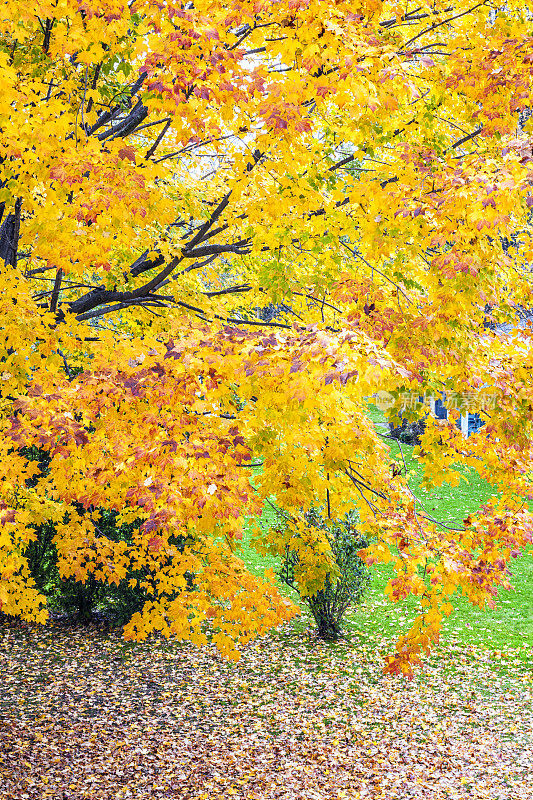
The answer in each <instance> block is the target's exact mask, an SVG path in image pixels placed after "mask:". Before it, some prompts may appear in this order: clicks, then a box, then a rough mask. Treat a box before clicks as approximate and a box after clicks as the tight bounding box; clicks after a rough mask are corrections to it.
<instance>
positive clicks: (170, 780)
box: [0, 625, 533, 800]
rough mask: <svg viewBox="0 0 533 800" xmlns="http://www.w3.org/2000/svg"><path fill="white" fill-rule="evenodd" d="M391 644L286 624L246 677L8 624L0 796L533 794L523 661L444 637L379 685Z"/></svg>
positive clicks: (79, 634) (209, 658) (509, 798)
mask: <svg viewBox="0 0 533 800" xmlns="http://www.w3.org/2000/svg"><path fill="white" fill-rule="evenodd" d="M386 646H387V643H385V642H379V641H376V640H371V641H367V642H364V641H363V640H362V639H358V638H357V637H353V639H352V641H351V642H347V643H344V644H342V645H340V646H337V647H336V648H334V649H333V648H331V647H328V646H326V645H323V644H321V643H319V642H316V641H315V640H313V639H311V638H310V637H309V636H308V635H307V636H305V635H303V634H302V633H297V632H296V631H295V630H294V628H290V627H288V628H287V629H286V630H285V631H283V632H282V633H277V634H273V635H271V636H269V637H267V638H264V639H262V640H260V641H258V642H255V643H254V644H252V645H250V646H249V647H248V648H247V649H246V651H245V653H244V654H243V657H242V659H241V661H240V662H239V664H238V665H236V666H235V665H231V664H228V663H225V662H223V661H222V660H221V659H220V658H219V657H218V656H217V655H216V654H215V653H214V652H211V651H208V650H204V651H198V650H196V649H194V648H192V647H190V646H177V645H170V644H169V643H167V642H155V643H154V642H152V643H151V644H150V646H148V645H142V646H141V645H137V644H135V645H128V644H125V643H124V642H123V641H122V640H121V639H120V638H119V637H118V635H115V634H111V635H109V634H104V633H101V632H98V631H96V630H94V629H92V630H80V629H77V630H73V629H69V630H66V629H60V628H55V629H52V628H46V629H42V628H41V629H32V630H30V629H25V628H23V627H18V628H16V629H15V628H13V627H9V626H7V625H4V626H2V627H0V664H1V674H2V696H1V703H0V715H1V719H2V725H1V728H0V797H1V798H2V800H19V799H22V800H26V798H29V799H30V800H37V798H38V799H39V800H41V798H53V799H54V800H56V798H57V800H81V799H82V798H91V800H97V799H98V800H100V799H101V800H112V799H113V800H119V798H134V800H144V798H159V799H160V800H165V799H167V798H168V800H170V799H171V798H183V799H185V798H187V800H198V799H199V798H205V800H222V798H224V799H225V798H228V797H232V798H237V799H242V800H244V799H245V798H246V800H248V799H249V800H252V798H255V799H257V800H263V798H264V799H265V800H270V798H280V800H281V799H282V798H283V800H289V799H290V800H296V799H298V800H300V799H301V800H319V799H320V800H322V799H323V800H336V798H386V799H387V800H393V799H394V798H402V800H406V799H408V798H431V800H441V798H442V800H444V799H445V798H446V799H448V798H473V797H474V798H487V800H489V799H490V800H519V799H520V800H521V799H527V800H531V798H533V784H532V781H531V774H533V756H532V745H533V733H532V716H533V715H532V681H531V663H530V662H529V663H528V660H527V650H526V649H525V648H524V649H523V650H522V651H521V652H519V651H508V652H507V653H504V654H502V655H501V656H500V655H499V654H495V653H494V652H489V651H481V650H475V649H473V648H468V649H467V650H466V649H465V648H464V646H460V645H458V644H456V645H453V644H450V643H448V644H447V645H446V646H445V647H442V648H441V649H440V650H439V653H438V655H435V656H434V657H433V658H432V659H431V661H430V662H429V663H428V665H427V666H426V667H425V668H424V671H423V672H422V673H420V674H419V675H417V677H416V678H415V680H414V681H412V682H411V683H409V682H407V681H405V680H403V679H400V678H390V677H387V678H385V677H383V676H382V675H381V672H380V668H381V665H380V658H381V656H382V653H383V648H384V647H386Z"/></svg>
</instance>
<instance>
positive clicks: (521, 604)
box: [241, 407, 533, 651]
mask: <svg viewBox="0 0 533 800" xmlns="http://www.w3.org/2000/svg"><path fill="white" fill-rule="evenodd" d="M371 413H372V417H373V419H374V422H376V423H380V422H383V421H384V419H385V418H384V416H383V414H382V412H380V411H379V410H378V409H376V408H375V407H373V408H372V411H371ZM388 441H389V443H390V445H391V455H392V457H393V458H401V455H400V449H399V446H398V444H397V442H396V441H394V440H388ZM401 449H402V452H403V458H405V462H406V466H407V469H408V471H409V472H411V471H412V472H413V475H412V478H411V479H410V486H411V489H412V490H413V492H414V493H415V494H416V496H417V497H418V498H419V499H420V500H421V502H422V503H423V507H424V508H425V510H426V511H427V512H429V513H430V514H431V515H432V516H434V517H435V518H436V519H438V520H440V521H441V522H444V523H446V524H449V525H453V526H460V525H461V524H462V521H463V519H464V518H465V517H466V516H467V515H468V514H469V513H471V512H474V511H476V510H477V509H478V508H479V507H480V506H481V505H482V504H483V503H484V502H486V500H487V499H488V498H489V497H490V496H491V495H492V494H493V490H492V488H491V486H490V485H489V484H488V483H486V482H485V481H482V480H481V479H480V478H479V476H478V475H477V474H476V473H475V472H472V471H469V472H468V471H466V470H460V471H462V473H463V474H464V475H465V478H466V480H464V481H461V483H460V484H459V485H458V486H456V487H451V486H449V485H448V484H443V485H442V486H439V487H435V488H434V489H431V490H427V489H422V488H421V487H420V481H421V467H420V464H419V463H418V462H417V460H416V459H414V458H413V450H414V448H413V447H411V446H409V445H406V444H402V445H401ZM275 521H276V514H275V511H274V509H273V508H272V506H270V505H268V504H267V505H266V506H265V509H264V512H263V515H262V518H261V523H262V524H263V525H269V524H274V523H275ZM250 527H251V525H249V526H248V528H247V530H246V533H245V537H244V542H243V548H242V552H241V557H242V558H243V560H244V562H245V563H246V565H247V566H248V568H249V569H250V570H251V571H253V572H255V573H256V574H258V575H260V574H262V573H263V571H264V570H265V569H269V568H273V569H274V570H276V569H277V567H278V563H277V562H276V560H275V559H274V558H272V557H268V556H267V557H265V556H261V555H259V554H258V553H257V552H256V551H255V550H254V549H253V548H252V547H251V546H250V536H249V532H250ZM532 556H533V552H532V551H530V552H529V553H528V554H526V555H524V556H523V557H522V558H520V559H517V560H516V561H513V563H512V564H511V571H512V579H511V583H512V584H513V587H514V590H513V591H502V592H501V594H500V596H499V598H498V603H497V608H496V609H494V610H490V609H483V610H482V609H479V608H477V607H475V606H472V605H471V604H470V603H469V602H468V601H467V600H466V599H464V598H463V597H461V596H456V597H455V598H454V606H455V610H454V613H453V614H452V615H451V616H450V617H449V618H447V619H445V621H444V624H443V634H444V636H445V637H451V638H452V640H454V641H455V640H457V641H458V642H462V643H465V644H472V645H485V646H487V647H489V648H493V649H494V650H495V651H502V650H505V649H506V648H509V647H510V648H518V649H519V650H521V651H524V650H525V649H526V650H527V647H531V646H533V557H532ZM392 574H393V570H392V567H389V566H386V565H377V566H375V567H373V568H372V581H371V585H370V588H369V590H368V592H367V593H366V596H365V598H364V600H363V602H362V604H361V606H360V607H359V608H358V609H357V610H356V611H353V612H352V613H351V614H349V615H348V617H347V620H346V634H347V635H348V636H350V634H351V633H352V632H353V633H356V634H358V635H362V636H372V635H375V634H376V633H378V632H379V633H382V632H383V631H386V632H387V634H390V636H391V638H392V637H395V636H397V635H398V634H399V633H400V632H401V631H402V630H405V629H406V628H407V626H408V624H409V620H411V619H412V618H413V617H414V602H409V601H408V602H405V603H400V604H398V605H392V604H391V603H390V602H389V601H388V599H387V598H386V597H385V596H384V594H383V591H384V589H385V586H386V584H387V581H388V580H389V578H390V577H391V576H392ZM280 588H281V589H282V590H283V591H286V592H287V593H288V594H289V596H291V598H292V599H295V597H296V596H295V594H293V593H292V592H291V591H290V590H287V589H286V587H283V586H282V585H281V584H280ZM306 624H307V621H306Z"/></svg>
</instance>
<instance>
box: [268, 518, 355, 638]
mask: <svg viewBox="0 0 533 800" xmlns="http://www.w3.org/2000/svg"><path fill="white" fill-rule="evenodd" d="M305 519H306V521H307V523H308V524H309V525H312V526H314V527H316V528H320V529H321V530H323V531H325V532H326V536H327V538H328V541H329V544H330V547H331V553H332V557H333V563H334V565H335V572H328V573H327V574H326V579H325V582H324V586H323V588H322V589H320V590H319V591H317V592H316V593H315V594H313V595H311V596H306V595H305V594H304V593H303V591H302V590H301V588H300V587H299V586H298V581H297V578H296V577H295V568H296V574H297V566H298V563H299V557H298V552H297V551H296V550H293V549H291V548H290V547H288V546H287V547H286V549H285V557H284V560H283V562H282V566H281V570H280V571H279V573H278V574H279V577H280V579H281V581H282V582H283V583H285V584H286V585H287V586H290V587H291V588H293V589H295V590H296V591H297V592H298V594H299V595H300V597H301V599H302V601H303V602H305V603H306V604H307V605H308V606H309V609H310V611H311V614H312V615H313V618H314V620H315V622H316V625H317V632H318V636H319V637H320V638H321V639H324V640H326V641H336V640H337V639H339V638H340V637H341V636H342V631H341V621H342V618H343V617H344V615H345V613H346V611H347V610H348V608H350V606H353V605H356V604H357V603H359V602H360V601H361V599H362V597H363V594H364V592H365V589H366V588H367V586H368V584H369V582H370V570H369V569H368V567H367V566H366V564H365V563H364V561H363V560H362V558H361V557H360V556H359V555H358V550H361V549H362V548H364V547H367V546H368V544H369V542H368V540H367V539H365V537H364V536H362V535H361V534H360V533H358V531H357V527H356V525H357V514H356V512H355V511H351V512H349V513H348V514H346V516H345V517H344V519H342V520H339V521H335V522H333V523H332V522H331V521H330V520H328V519H327V518H326V517H324V516H323V515H322V513H321V511H320V509H315V508H312V509H310V510H309V511H308V512H306V514H305Z"/></svg>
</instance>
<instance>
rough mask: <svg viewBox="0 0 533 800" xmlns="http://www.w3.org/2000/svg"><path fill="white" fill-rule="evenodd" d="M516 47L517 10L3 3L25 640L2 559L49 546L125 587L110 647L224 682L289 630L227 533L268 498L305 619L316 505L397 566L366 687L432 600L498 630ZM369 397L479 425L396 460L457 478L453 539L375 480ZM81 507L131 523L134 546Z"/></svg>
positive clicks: (2, 208) (523, 338)
mask: <svg viewBox="0 0 533 800" xmlns="http://www.w3.org/2000/svg"><path fill="white" fill-rule="evenodd" d="M532 43H533V38H532V37H531V35H530V22H529V19H528V14H527V9H526V7H525V6H524V5H523V4H522V3H519V2H514V0H511V2H509V3H507V4H506V6H505V8H504V9H500V8H497V7H495V6H492V5H491V4H490V3H488V2H481V3H472V4H468V3H466V2H463V0H458V2H454V3H453V4H449V3H448V2H446V3H444V2H431V3H429V2H422V4H420V5H415V4H413V5H412V6H410V5H409V4H407V5H400V4H397V3H394V2H379V0H368V1H367V2H365V1H363V2H360V3H357V4H354V3H353V2H348V0H337V1H336V2H329V3H324V2H320V0H281V2H270V0H242V1H240V2H237V0H235V1H234V2H231V3H220V2H217V0H195V2H191V3H186V4H183V3H178V2H176V3H173V2H168V3H165V4H161V3H157V2H152V1H151V0H138V2H135V1H134V2H133V3H130V4H125V3H122V2H120V0H109V2H103V3H102V2H100V3H98V4H97V3H92V2H91V1H90V0H87V1H85V0H83V2H77V0H57V2H50V3H37V4H36V5H35V6H32V7H31V8H30V7H28V5H27V4H23V3H21V2H15V1H14V0H9V1H8V2H6V3H4V4H3V5H2V8H1V9H0V69H1V73H0V74H1V81H2V83H1V87H2V91H1V93H0V129H1V131H2V137H1V142H0V164H1V167H0V169H1V175H0V179H1V188H0V214H1V230H0V256H1V262H3V266H2V269H1V275H2V295H1V298H0V303H1V313H2V328H1V330H2V365H1V374H0V379H1V380H0V395H1V403H2V441H1V465H2V466H1V481H0V504H1V505H0V507H1V517H2V528H1V532H0V565H1V575H0V604H1V607H2V609H3V610H4V611H5V612H7V613H9V614H17V615H20V616H22V617H24V618H25V619H28V620H32V619H33V620H36V621H44V619H45V618H46V608H45V602H44V598H43V596H42V595H41V594H40V593H39V591H38V590H37V588H36V587H35V585H33V583H32V581H31V579H30V577H29V573H28V566H27V562H26V560H25V558H24V550H25V548H26V547H27V545H28V543H29V542H30V541H31V540H32V538H33V537H34V536H35V526H37V525H39V524H42V523H44V522H50V523H53V524H54V525H55V529H56V534H55V542H56V547H57V551H58V559H59V561H58V565H59V570H60V572H61V574H62V575H63V576H64V577H69V576H71V577H74V578H75V579H76V580H78V581H83V580H85V579H86V578H87V576H88V575H93V576H94V577H95V578H96V579H98V580H103V581H106V582H108V583H109V584H115V585H116V584H118V583H119V582H120V581H122V580H124V579H125V578H126V576H127V575H128V571H129V570H131V569H134V570H135V569H138V568H139V567H142V568H143V569H144V570H145V571H146V572H147V573H148V577H147V578H146V581H145V587H144V588H145V589H146V590H147V591H149V593H150V596H151V598H152V599H151V600H150V601H149V602H147V603H146V605H145V607H144V609H143V611H142V612H141V613H138V614H135V615H134V616H133V617H132V619H131V620H130V622H129V623H128V625H127V626H126V628H125V635H126V636H129V637H136V638H143V637H145V636H146V635H148V634H149V633H150V632H151V631H153V630H159V631H162V632H163V633H164V634H166V635H168V634H173V635H176V636H178V637H181V638H190V639H191V640H192V641H193V642H196V643H202V642H205V641H207V639H206V636H207V634H208V628H209V630H210V631H211V634H210V635H212V640H213V641H214V642H215V643H216V644H217V646H218V647H219V648H220V649H221V651H222V652H225V653H228V654H234V653H235V643H236V642H237V643H238V642H246V641H248V640H249V639H250V638H251V637H253V636H255V635H257V634H258V633H261V632H263V631H265V630H266V629H268V628H269V627H271V626H272V625H275V624H276V623H278V622H280V621H283V620H285V619H288V618H290V616H291V615H293V614H294V613H296V609H295V608H294V606H292V605H291V604H290V603H289V602H288V601H287V600H286V599H285V598H284V597H282V595H281V594H280V593H279V592H278V591H277V589H276V588H275V585H274V583H273V581H272V580H271V579H269V578H268V576H265V580H260V579H258V578H256V577H254V576H252V575H250V574H249V573H247V572H246V570H245V569H244V566H243V564H242V562H241V561H240V559H239V558H238V544H239V540H240V538H241V537H242V527H243V520H244V518H245V515H250V516H251V515H255V514H257V513H258V512H259V510H260V509H261V506H262V503H263V502H264V501H265V499H266V498H268V497H272V496H274V497H275V498H276V502H277V503H278V504H279V505H280V507H282V508H283V509H284V511H285V512H286V513H287V514H288V515H290V517H291V519H292V521H293V530H295V531H296V534H295V542H297V543H298V545H297V546H298V553H299V561H300V565H303V567H302V576H301V577H302V581H303V584H302V585H303V586H304V587H305V586H306V585H307V588H308V592H309V593H310V594H312V593H313V592H314V591H316V589H317V588H319V587H320V581H321V580H322V581H323V580H324V576H325V575H326V574H328V573H329V572H331V570H332V569H333V564H332V559H331V551H330V548H329V544H328V539H327V536H326V535H325V533H324V531H320V530H318V529H316V528H315V529H313V528H312V527H309V526H306V524H305V516H304V513H305V509H307V508H309V507H311V506H312V505H313V504H316V503H323V502H324V501H325V498H326V493H328V496H329V498H330V503H331V507H332V510H333V511H332V513H333V518H335V519H341V518H342V517H343V515H344V514H345V513H346V512H347V511H348V510H349V509H350V508H351V507H353V506H354V505H355V506H357V508H358V513H359V516H360V520H361V522H360V530H361V533H362V534H363V535H365V536H367V537H368V538H369V539H370V540H371V542H372V544H371V545H370V547H369V548H367V549H366V551H365V559H366V560H367V562H368V563H369V564H370V563H373V562H376V561H381V562H390V561H392V562H393V563H394V567H395V577H394V578H393V579H392V580H391V581H390V583H389V586H388V593H389V595H390V597H391V598H392V599H393V600H395V601H396V600H400V599H402V598H404V597H406V596H407V595H409V594H413V595H416V596H418V597H419V599H420V604H421V613H420V615H419V617H418V619H417V621H416V622H415V624H414V626H413V627H412V628H411V630H410V631H408V632H407V633H406V634H405V635H404V636H402V637H401V639H400V640H399V642H398V644H397V648H396V653H395V654H394V655H393V656H391V657H390V659H389V661H388V663H387V667H386V668H387V669H388V670H389V671H392V672H398V671H399V672H405V673H410V671H411V664H413V663H415V662H416V661H417V660H418V659H419V658H420V655H421V653H422V652H423V651H424V650H426V649H427V648H428V647H429V645H430V644H431V642H432V641H435V640H436V639H438V633H439V628H440V623H441V621H442V615H443V613H444V614H447V613H450V611H451V608H452V607H451V604H450V602H449V601H450V598H451V597H452V595H453V594H454V593H455V592H456V591H458V590H459V591H461V592H463V593H464V594H465V595H466V596H467V597H468V598H469V599H470V600H471V601H472V602H473V603H475V604H478V605H481V606H483V605H485V604H491V603H493V602H494V597H495V595H496V593H497V589H498V587H499V586H503V587H506V586H508V577H507V564H508V562H509V559H510V558H511V557H514V556H517V555H519V553H520V552H521V551H522V550H523V548H524V547H525V546H526V545H527V543H528V542H529V541H531V535H532V531H533V527H532V520H531V517H530V515H529V512H528V510H527V507H526V506H525V505H524V503H523V502H522V500H521V499H520V498H522V497H524V496H525V495H527V493H528V491H529V486H530V476H529V464H530V462H531V455H532V453H531V425H532V417H533V415H532V414H531V410H532V403H533V390H532V388H531V382H530V378H529V375H530V370H531V361H532V352H531V346H530V331H529V329H527V328H526V329H524V330H523V331H521V332H520V336H518V335H509V336H506V337H502V338H498V337H496V336H494V335H493V334H492V333H491V331H490V330H487V329H486V328H485V327H484V325H483V322H484V309H485V307H486V306H487V305H490V306H491V307H492V308H493V315H494V316H496V317H498V316H499V318H500V319H501V320H510V319H512V318H514V314H515V308H516V306H517V305H519V306H527V305H528V304H529V303H530V302H531V301H530V297H531V274H530V270H529V266H528V263H529V260H530V259H531V254H532V252H533V250H532V245H531V235H530V234H531V229H530V226H529V215H530V207H531V205H533V199H532V194H531V185H532V182H533V171H532V169H531V164H532V162H533V150H532V141H531V136H530V133H529V132H528V126H527V123H526V125H525V127H523V128H522V127H521V128H519V129H518V128H517V125H518V120H519V115H520V113H521V112H525V111H527V109H529V107H530V105H531V87H532V86H533V82H532V80H531V78H532V70H533V54H532V49H531V47H532ZM517 130H518V133H517ZM510 232H512V233H513V234H514V235H515V239H516V241H517V242H518V244H519V246H517V247H516V248H513V249H512V254H510V253H509V252H506V250H505V249H504V248H503V247H502V245H501V237H502V236H503V235H506V234H509V233H510ZM1 262H0V263H1ZM269 303H270V304H274V305H275V307H277V309H278V313H277V314H276V316H275V317H274V318H270V319H265V314H263V313H262V312H261V309H264V308H265V307H266V306H267V305H268V304H269ZM383 389H386V390H387V391H388V392H390V393H391V394H392V395H393V397H394V398H395V400H396V402H395V405H394V406H393V408H392V409H391V410H390V415H391V419H393V420H396V421H397V420H398V411H399V410H400V409H401V406H402V402H403V401H402V397H403V396H405V395H406V394H408V393H413V394H415V395H417V396H418V395H426V396H427V395H431V394H435V395H437V394H439V393H440V392H441V391H442V390H446V391H447V392H448V393H451V392H456V393H460V394H463V395H464V394H465V393H469V394H470V395H472V397H471V400H470V406H471V408H473V409H476V410H480V409H483V411H484V418H485V419H486V420H487V424H486V425H485V426H484V427H483V428H482V430H481V431H480V432H478V433H477V434H475V435H474V436H471V437H470V438H469V439H464V438H463V437H462V436H461V434H460V432H459V431H458V430H457V428H456V426H455V424H454V413H453V412H452V413H451V414H450V417H451V418H450V421H449V422H448V423H446V424H437V423H436V422H433V423H431V422H430V423H428V425H427V428H426V431H425V433H424V435H423V437H422V441H421V448H420V457H421V458H423V459H424V464H425V479H426V481H427V483H428V484H429V483H434V482H441V481H443V480H447V481H449V482H450V483H452V485H453V483H454V482H455V483H456V482H457V481H458V480H459V473H458V472H457V469H456V464H457V463H458V462H461V463H462V464H463V465H466V466H467V467H469V468H471V469H472V470H475V471H477V472H479V474H480V475H482V476H483V477H484V478H486V479H487V480H489V481H490V482H491V483H492V484H493V485H494V487H495V495H494V498H493V499H492V500H491V501H490V502H489V503H487V504H486V505H485V506H483V508H482V509H481V510H480V511H479V513H478V514H476V515H472V516H470V517H468V518H467V519H466V520H465V521H464V526H463V527H461V528H459V529H453V530H451V529H450V528H449V527H446V526H444V525H443V524H441V523H440V522H439V521H438V520H433V519H432V518H431V516H430V515H429V514H428V513H427V512H426V511H425V510H424V508H423V507H422V505H421V503H420V501H419V500H418V499H417V498H416V497H414V496H413V494H412V493H411V491H410V489H409V486H408V482H407V477H408V476H407V475H406V474H405V469H403V468H402V465H401V464H400V465H393V466H391V459H390V455H389V450H388V447H387V444H386V442H385V441H383V439H382V437H380V436H379V435H378V434H377V433H376V431H375V428H374V425H373V423H372V421H371V419H370V418H369V416H368V411H367V398H368V397H370V396H372V395H373V394H374V393H375V392H377V391H380V390H383ZM489 401H490V402H489ZM493 406H494V407H493ZM457 413H458V412H456V413H455V416H457ZM28 447H38V448H40V449H41V450H43V451H45V452H47V453H48V454H49V457H50V463H49V471H48V473H47V474H46V475H40V476H38V472H39V467H38V465H37V464H36V462H35V461H31V460H29V459H28V458H27V457H26V455H24V453H26V452H27V449H26V448H28ZM252 463H261V464H262V467H263V469H262V473H261V474H260V475H258V476H255V478H254V483H255V486H254V485H252V484H251V482H250V475H251V473H250V468H249V466H248V465H250V464H252ZM36 476H38V477H39V480H37V481H34V480H33V479H34V478H35V477H36ZM32 484H35V485H32ZM79 509H82V512H83V513H82V512H81V511H80V510H79ZM102 509H106V510H108V511H109V512H117V514H118V521H119V523H120V524H128V523H131V522H133V521H134V520H139V519H140V520H142V525H141V527H140V528H139V529H138V530H136V532H134V534H133V535H132V539H131V542H130V543H125V542H124V541H117V542H115V541H111V540H110V539H109V538H108V537H106V536H102V535H100V532H99V527H98V522H99V519H100V515H101V513H102V511H101V510H102ZM176 536H180V537H182V538H184V539H186V540H189V539H192V543H191V544H189V545H187V546H186V547H184V548H179V547H177V546H176V544H175V543H174V538H173V537H176ZM286 545H287V542H286V541H284V540H281V539H279V537H278V538H276V532H275V531H272V532H270V533H267V534H264V535H263V536H262V538H261V537H258V539H257V546H258V547H259V548H264V549H265V550H269V551H270V552H272V551H276V549H277V550H278V551H279V553H280V554H282V553H283V552H284V549H285V547H286ZM304 567H305V569H304ZM187 575H194V586H193V587H192V588H191V587H190V586H189V584H188V582H187V577H186V576H187ZM304 592H305V588H304Z"/></svg>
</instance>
